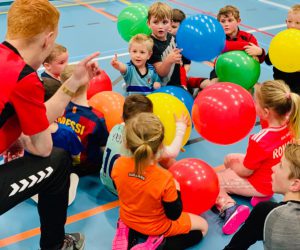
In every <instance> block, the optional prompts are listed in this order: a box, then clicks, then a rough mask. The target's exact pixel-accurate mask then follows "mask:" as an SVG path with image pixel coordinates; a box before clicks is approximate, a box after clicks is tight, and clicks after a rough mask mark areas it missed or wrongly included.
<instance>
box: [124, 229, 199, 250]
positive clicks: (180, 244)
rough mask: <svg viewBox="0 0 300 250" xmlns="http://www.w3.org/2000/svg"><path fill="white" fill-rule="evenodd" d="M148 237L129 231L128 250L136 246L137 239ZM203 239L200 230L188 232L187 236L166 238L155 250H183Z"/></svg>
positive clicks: (180, 235)
mask: <svg viewBox="0 0 300 250" xmlns="http://www.w3.org/2000/svg"><path fill="white" fill-rule="evenodd" d="M147 237H148V236H146V235H143V234H141V233H139V232H137V231H134V230H132V229H130V231H129V247H128V250H129V249H130V248H131V247H133V246H134V245H136V244H137V242H138V239H139V238H142V239H144V240H146V239H147ZM202 238H203V234H202V232H201V231H200V230H193V231H190V232H189V233H188V234H179V235H175V236H170V237H166V238H165V240H164V241H163V243H162V244H161V246H159V247H158V248H157V250H183V249H186V248H189V247H192V246H194V245H196V244H198V243H199V242H200V241H201V240H202Z"/></svg>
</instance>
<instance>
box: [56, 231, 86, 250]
mask: <svg viewBox="0 0 300 250" xmlns="http://www.w3.org/2000/svg"><path fill="white" fill-rule="evenodd" d="M84 244H85V239H84V235H83V234H81V233H71V234H66V235H65V239H64V244H63V246H62V248H61V250H83V249H84Z"/></svg>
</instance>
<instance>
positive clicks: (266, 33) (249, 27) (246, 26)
mask: <svg viewBox="0 0 300 250" xmlns="http://www.w3.org/2000/svg"><path fill="white" fill-rule="evenodd" d="M168 1H169V2H172V3H175V4H177V5H180V6H183V7H186V8H188V9H191V10H194V11H196V12H198V13H202V14H206V15H210V16H214V17H216V15H215V14H214V13H212V12H208V11H204V10H201V9H199V8H196V7H194V6H191V5H188V4H186V3H183V2H179V1H176V0H168ZM240 26H242V27H245V28H247V29H252V30H255V31H256V32H259V33H262V34H264V35H267V36H271V37H274V35H273V34H271V33H269V32H266V31H263V30H259V29H257V28H254V27H252V26H249V25H245V24H242V23H241V24H240Z"/></svg>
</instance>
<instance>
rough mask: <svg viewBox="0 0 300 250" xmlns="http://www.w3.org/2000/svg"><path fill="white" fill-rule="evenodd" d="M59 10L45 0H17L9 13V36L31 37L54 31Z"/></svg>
mask: <svg viewBox="0 0 300 250" xmlns="http://www.w3.org/2000/svg"><path fill="white" fill-rule="evenodd" d="M58 20H59V12H58V10H57V9H56V8H55V7H54V6H53V5H52V4H51V3H50V2H49V1H45V0H15V1H14V2H13V3H12V5H11V7H10V9H9V11H8V13H7V34H6V36H7V38H8V39H12V40H14V39H31V38H34V37H35V36H36V35H38V34H40V33H42V32H44V31H48V30H49V31H54V30H55V29H56V28H57V25H58Z"/></svg>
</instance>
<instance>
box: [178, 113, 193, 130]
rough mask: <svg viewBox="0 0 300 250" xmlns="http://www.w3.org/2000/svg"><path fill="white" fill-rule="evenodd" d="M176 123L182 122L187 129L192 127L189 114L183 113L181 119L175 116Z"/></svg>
mask: <svg viewBox="0 0 300 250" xmlns="http://www.w3.org/2000/svg"><path fill="white" fill-rule="evenodd" d="M174 118H175V122H182V123H184V124H185V125H186V126H187V127H189V126H191V120H190V117H189V115H188V114H184V113H182V114H181V116H180V117H177V115H176V114H174Z"/></svg>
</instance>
